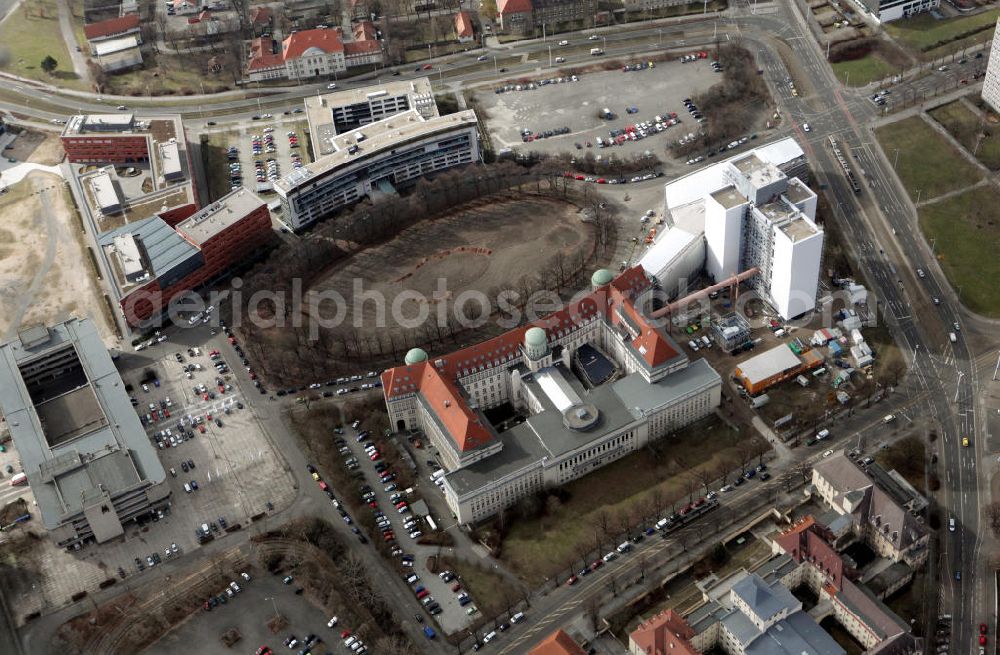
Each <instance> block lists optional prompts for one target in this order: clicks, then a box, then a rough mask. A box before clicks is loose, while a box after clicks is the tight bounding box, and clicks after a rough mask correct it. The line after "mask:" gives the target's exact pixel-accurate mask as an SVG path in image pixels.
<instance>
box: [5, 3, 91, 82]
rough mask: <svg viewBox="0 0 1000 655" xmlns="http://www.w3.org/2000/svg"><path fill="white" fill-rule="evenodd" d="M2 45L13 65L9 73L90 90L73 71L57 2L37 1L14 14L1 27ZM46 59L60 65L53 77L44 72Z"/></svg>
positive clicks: (14, 11) (8, 64)
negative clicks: (60, 24)
mask: <svg viewBox="0 0 1000 655" xmlns="http://www.w3.org/2000/svg"><path fill="white" fill-rule="evenodd" d="M0 45H2V47H3V48H4V50H6V51H7V53H8V55H9V59H10V61H9V62H8V63H7V64H6V65H5V66H3V70H4V71H6V72H8V73H11V74H13V75H19V76H21V77H27V78H30V79H34V80H41V81H43V82H48V83H50V84H57V85H59V86H64V87H67V88H73V89H84V88H85V87H86V83H85V82H84V81H83V80H81V79H80V78H78V77H77V75H76V73H75V72H74V71H73V62H72V60H71V59H70V56H69V50H68V49H67V47H66V42H65V41H63V38H62V33H61V32H60V31H59V9H58V7H57V5H56V2H55V0H33V1H32V2H28V3H25V4H24V5H22V6H20V7H18V8H17V9H15V10H13V11H12V12H11V13H10V15H9V16H8V17H7V19H6V20H5V21H4V22H3V24H2V25H0ZM46 56H51V57H52V58H53V59H55V60H56V62H57V64H58V67H57V68H56V70H55V71H54V72H53V73H52V74H51V75H49V74H48V73H46V72H45V71H43V70H42V65H41V64H42V60H43V59H45V57H46Z"/></svg>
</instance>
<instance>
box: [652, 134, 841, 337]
mask: <svg viewBox="0 0 1000 655" xmlns="http://www.w3.org/2000/svg"><path fill="white" fill-rule="evenodd" d="M803 161H804V155H803V153H802V150H801V148H799V147H798V145H797V144H796V143H795V141H794V140H793V139H783V140H781V141H778V142H775V143H772V144H769V145H767V146H764V147H762V148H758V149H756V150H752V151H750V152H747V153H743V154H740V155H736V156H734V157H731V158H729V159H727V160H725V161H721V162H718V163H716V164H713V165H711V166H707V167H705V168H703V169H701V170H699V171H696V172H694V173H691V174H690V175H686V176H684V177H682V178H680V179H677V180H674V181H673V182H671V183H669V184H667V186H666V187H665V189H664V201H665V202H664V215H665V216H666V218H667V221H668V224H669V225H670V229H668V230H666V231H665V232H664V233H663V234H662V235H661V236H660V238H659V239H657V241H656V243H654V244H653V246H652V247H651V248H650V249H649V251H647V253H646V254H645V255H644V256H643V257H642V259H641V260H640V263H641V264H642V265H643V267H644V268H646V272H647V273H648V274H650V275H653V276H655V277H656V278H657V280H659V281H660V284H661V287H662V288H663V289H664V290H665V291H667V293H669V294H676V295H683V293H684V290H683V289H675V288H674V286H673V280H674V279H675V278H676V277H677V275H675V274H674V271H675V270H677V269H680V270H682V271H683V272H684V274H685V276H687V277H691V275H690V269H691V263H690V261H687V260H684V261H682V260H681V259H680V258H678V257H674V258H673V259H672V260H671V261H664V257H659V256H657V254H658V253H659V251H660V250H662V249H663V248H662V245H661V244H668V243H670V242H671V239H672V234H673V233H674V232H676V231H683V232H684V233H685V234H689V233H690V234H698V233H699V232H701V233H703V234H704V243H705V250H704V255H705V259H704V269H705V272H706V273H707V274H708V276H709V277H711V278H712V280H714V281H715V282H723V281H724V280H726V279H728V278H730V277H732V276H733V275H735V274H737V273H742V272H744V271H747V270H750V269H752V268H755V267H756V268H757V269H758V272H757V274H756V275H755V276H753V278H752V279H751V282H750V283H751V285H752V286H753V287H755V289H756V291H757V292H758V293H760V294H761V296H763V298H764V300H766V301H767V302H769V303H770V304H771V305H772V306H773V307H774V309H775V310H776V311H777V312H778V314H780V315H781V316H782V318H785V319H789V318H793V317H795V316H799V315H800V314H803V313H805V312H808V311H810V310H811V309H813V307H814V306H815V304H816V292H817V287H818V284H819V271H820V263H821V260H822V254H823V228H821V227H819V226H818V225H816V223H815V222H814V220H813V219H814V217H815V216H816V206H817V198H816V194H815V193H813V192H812V190H811V189H809V187H807V186H806V185H805V183H804V182H802V180H800V179H799V178H798V177H795V174H796V173H797V172H799V171H801V170H802V169H803V166H802V163H803ZM647 261H648V263H649V265H647ZM653 263H655V266H653V265H652V264H653Z"/></svg>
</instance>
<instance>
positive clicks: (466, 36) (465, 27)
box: [455, 9, 476, 43]
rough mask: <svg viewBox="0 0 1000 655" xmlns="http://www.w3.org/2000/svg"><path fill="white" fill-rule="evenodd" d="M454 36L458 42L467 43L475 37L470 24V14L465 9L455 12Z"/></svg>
mask: <svg viewBox="0 0 1000 655" xmlns="http://www.w3.org/2000/svg"><path fill="white" fill-rule="evenodd" d="M455 38H456V39H458V42H459V43H468V42H469V41H472V40H473V39H474V38H476V32H475V29H474V28H473V25H472V14H470V13H469V12H468V11H467V10H465V9H463V10H462V11H460V12H458V13H457V14H455Z"/></svg>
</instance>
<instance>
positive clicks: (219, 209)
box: [177, 187, 264, 245]
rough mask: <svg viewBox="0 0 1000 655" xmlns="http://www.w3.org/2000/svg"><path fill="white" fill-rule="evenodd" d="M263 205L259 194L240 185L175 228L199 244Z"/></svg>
mask: <svg viewBox="0 0 1000 655" xmlns="http://www.w3.org/2000/svg"><path fill="white" fill-rule="evenodd" d="M263 206H264V201H263V200H261V199H260V196H258V195H257V194H255V193H253V192H252V191H249V190H248V189H246V188H243V187H241V188H239V189H237V190H235V191H233V192H231V193H229V194H227V195H225V196H222V197H221V198H219V199H218V200H216V201H215V202H213V203H212V204H211V205H208V206H206V207H202V208H201V209H199V210H198V211H197V212H195V213H194V214H192V215H191V216H189V217H188V218H186V219H184V220H183V221H181V222H180V223H178V224H177V230H178V231H180V232H183V233H184V234H186V235H187V236H189V237H190V238H191V240H192V241H194V242H195V243H197V244H199V245H201V244H204V243H205V242H206V241H208V240H209V239H211V238H212V237H214V236H215V235H216V234H218V233H220V232H222V231H223V230H225V229H226V228H228V227H231V226H232V225H234V224H235V223H237V222H238V221H239V220H240V219H242V218H245V217H246V216H247V215H248V214H250V212H252V211H254V210H255V209H257V208H258V207H263Z"/></svg>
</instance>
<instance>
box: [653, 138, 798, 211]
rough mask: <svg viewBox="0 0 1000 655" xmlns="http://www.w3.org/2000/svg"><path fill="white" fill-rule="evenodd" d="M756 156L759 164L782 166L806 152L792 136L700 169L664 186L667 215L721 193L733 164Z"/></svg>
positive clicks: (726, 183)
mask: <svg viewBox="0 0 1000 655" xmlns="http://www.w3.org/2000/svg"><path fill="white" fill-rule="evenodd" d="M747 154H753V155H754V156H755V157H756V158H757V159H758V160H759V161H762V162H769V163H771V164H774V165H775V166H782V165H784V164H787V163H788V162H790V161H794V160H795V159H798V158H800V157H803V156H804V155H805V153H804V152H803V151H802V148H801V147H800V146H799V144H798V143H797V142H796V141H795V139H794V138H792V137H787V138H784V139H779V140H778V141H775V142H773V143H769V144H767V145H764V146H761V147H759V148H755V149H754V150H752V151H750V153H745V152H744V153H740V154H736V155H733V156H732V157H729V158H727V159H723V160H722V161H717V162H715V163H714V164H710V165H708V166H705V167H704V168H700V169H698V170H696V171H694V172H693V173H688V174H687V175H683V176H681V177H679V178H677V179H675V180H673V181H671V182H668V183H667V184H666V186H665V187H664V197H665V204H666V210H667V212H671V211H672V210H673V209H674V208H675V207H680V206H682V205H686V204H688V203H691V202H694V201H696V200H701V199H703V198H704V197H705V195H706V194H709V193H712V192H713V191H717V190H718V189H721V188H722V187H724V186H726V185H728V184H729V183H728V182H727V181H726V180H725V176H724V175H723V172H724V171H725V169H726V166H727V164H728V163H729V162H732V161H734V160H736V159H740V158H743V157H746V156H747Z"/></svg>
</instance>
